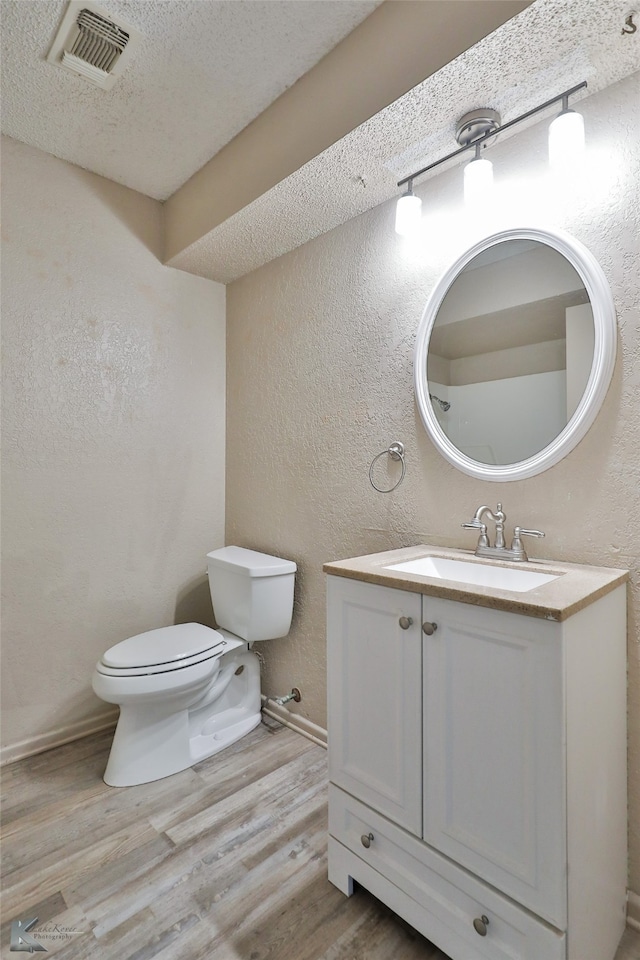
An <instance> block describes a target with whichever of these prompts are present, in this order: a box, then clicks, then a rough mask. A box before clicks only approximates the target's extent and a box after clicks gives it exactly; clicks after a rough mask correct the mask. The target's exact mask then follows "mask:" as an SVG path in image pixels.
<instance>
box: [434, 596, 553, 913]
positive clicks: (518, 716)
mask: <svg viewBox="0 0 640 960" xmlns="http://www.w3.org/2000/svg"><path fill="white" fill-rule="evenodd" d="M423 602H424V619H426V620H429V621H435V622H436V623H437V630H436V632H435V633H434V634H433V635H432V636H430V637H425V638H424V641H423V642H424V651H423V670H424V701H425V719H424V748H425V751H424V757H425V765H424V839H425V840H426V841H427V842H428V843H430V844H432V845H433V846H434V847H436V848H437V849H438V850H440V851H442V852H443V853H444V854H446V855H447V856H450V857H451V858H452V859H454V860H455V861H457V862H458V863H460V864H462V865H463V866H465V867H467V868H468V869H469V870H471V871H472V872H473V873H475V874H477V875H478V876H481V877H483V878H484V879H485V881H487V882H488V883H490V884H492V885H493V886H495V887H497V888H498V889H500V890H504V891H505V892H507V893H508V894H509V896H511V897H513V898H514V899H515V900H516V901H518V902H519V903H521V904H523V905H524V906H526V907H528V908H529V909H530V910H533V911H534V912H535V913H537V914H538V915H539V916H541V917H543V918H544V919H546V920H548V921H550V922H551V923H553V924H554V925H555V926H556V927H558V928H559V929H564V928H565V926H566V919H567V917H566V913H567V907H566V866H565V864H566V829H565V806H566V804H565V776H564V770H565V732H564V731H565V725H564V707H563V652H562V650H563V647H562V632H561V625H560V624H557V623H550V622H548V621H544V620H535V619H533V618H531V617H525V616H520V615H518V614H513V613H504V612H500V613H499V612H497V611H493V610H490V609H487V608H486V607H484V608H482V609H478V608H475V607H473V606H471V605H469V604H461V603H455V602H452V601H444V600H439V599H437V598H433V597H424V601H423Z"/></svg>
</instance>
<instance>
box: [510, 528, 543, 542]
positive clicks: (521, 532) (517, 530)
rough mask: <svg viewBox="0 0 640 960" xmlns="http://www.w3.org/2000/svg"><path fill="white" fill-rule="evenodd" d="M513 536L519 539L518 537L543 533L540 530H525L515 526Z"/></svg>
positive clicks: (541, 535) (538, 535)
mask: <svg viewBox="0 0 640 960" xmlns="http://www.w3.org/2000/svg"><path fill="white" fill-rule="evenodd" d="M513 536H514V539H515V540H519V539H520V537H544V533H543V532H542V530H525V529H524V528H523V527H515V528H514V531H513Z"/></svg>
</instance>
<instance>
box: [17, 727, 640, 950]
mask: <svg viewBox="0 0 640 960" xmlns="http://www.w3.org/2000/svg"><path fill="white" fill-rule="evenodd" d="M110 743H111V734H110V733H109V734H103V735H96V736H93V737H87V738H86V739H84V740H79V741H77V742H75V743H72V744H67V745H65V746H63V747H59V748H57V749H55V750H51V751H49V752H48V753H43V754H40V755H38V756H35V757H31V758H28V759H26V760H22V761H19V762H18V763H15V764H12V765H10V766H8V767H5V768H4V770H3V776H2V794H3V858H2V872H3V923H2V929H1V951H2V957H3V958H7V960H11V958H13V957H16V956H17V953H16V952H14V951H10V949H9V946H10V927H11V921H12V920H13V919H23V920H24V919H27V918H32V917H37V918H38V922H37V925H36V926H35V927H34V928H33V929H32V932H33V934H34V936H35V935H36V933H37V931H45V932H46V934H47V935H46V936H45V935H44V934H43V935H42V936H41V937H40V942H41V943H42V945H43V946H45V947H46V948H47V950H48V951H49V955H55V956H56V958H57V960H66V958H69V960H72V958H73V960H83V958H87V957H91V958H99V960H112V958H113V960H152V958H153V960H156V958H158V960H200V958H203V960H204V958H207V960H276V958H277V960H285V958H286V960H447V958H446V957H445V956H444V954H443V953H441V952H440V951H439V950H437V949H436V947H434V946H433V945H432V944H430V943H429V942H428V941H427V940H425V939H424V937H422V936H420V934H419V933H417V932H416V931H415V930H413V929H412V928H411V927H409V926H408V925H407V924H405V923H403V921H401V920H399V919H398V918H397V917H396V916H395V915H394V914H393V913H391V911H389V910H388V909H387V908H386V907H384V906H383V905H382V904H381V903H379V902H378V901H377V900H375V899H374V898H373V897H372V896H371V895H370V894H368V893H367V892H366V891H365V890H361V889H358V890H357V891H356V893H355V894H354V896H353V897H351V898H346V897H344V896H343V895H342V894H341V893H340V892H339V891H338V890H337V889H336V888H335V887H333V886H332V885H331V884H330V883H329V882H328V880H327V858H326V849H327V755H326V751H325V750H324V749H323V748H322V747H319V746H317V745H315V744H313V743H311V742H310V741H309V740H306V739H304V738H303V737H301V736H300V735H298V734H296V733H294V732H293V731H291V730H289V729H287V728H285V727H282V726H280V725H279V724H277V723H276V722H274V721H270V720H266V722H264V723H263V724H262V725H261V726H260V727H258V729H257V730H255V731H253V733H251V734H249V736H247V737H245V738H244V739H243V740H241V741H239V742H238V743H237V744H234V745H233V746H232V747H230V748H228V749H227V750H226V751H224V752H223V753H221V754H218V756H216V757H212V758H211V759H209V760H205V761H204V762H202V763H199V764H198V765H197V766H195V767H193V768H192V769H191V770H186V771H184V772H183V773H179V774H176V775H174V776H173V777H169V778H167V779H166V780H161V781H158V782H157V783H151V784H145V785H143V786H139V787H126V788H123V789H116V788H113V787H107V786H106V785H105V784H104V783H103V781H102V772H103V770H104V767H105V764H106V760H107V755H108V751H109V746H110ZM540 960H544V958H540ZM616 960H640V934H636V933H633V932H632V931H631V930H627V931H626V933H625V936H624V938H623V941H622V943H621V945H620V950H619V951H618V955H617V957H616Z"/></svg>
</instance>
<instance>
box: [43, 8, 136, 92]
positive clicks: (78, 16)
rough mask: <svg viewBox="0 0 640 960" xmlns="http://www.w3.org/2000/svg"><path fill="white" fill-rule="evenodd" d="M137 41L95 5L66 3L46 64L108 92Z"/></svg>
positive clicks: (121, 25)
mask: <svg viewBox="0 0 640 960" xmlns="http://www.w3.org/2000/svg"><path fill="white" fill-rule="evenodd" d="M139 39H140V34H139V33H138V31H137V30H134V29H133V28H132V27H130V26H129V25H128V24H125V23H123V22H122V21H121V20H118V21H116V20H114V19H113V17H111V16H110V15H109V14H107V13H105V11H104V10H101V8H100V7H99V6H98V5H97V4H95V3H91V2H84V0H70V2H69V6H68V7H67V12H66V13H65V15H64V18H63V20H62V23H61V24H60V29H59V30H58V32H57V34H56V37H55V40H54V41H53V44H52V46H51V49H50V50H49V53H48V54H47V60H48V61H49V62H50V63H56V64H58V66H60V67H64V68H65V69H66V70H71V71H72V72H73V73H76V74H79V75H80V76H82V77H84V78H85V79H86V80H89V81H90V82H91V83H94V84H96V85H97V86H99V87H102V88H103V89H104V90H109V89H110V88H111V87H112V86H113V85H114V83H115V82H116V80H117V78H118V75H119V74H120V73H122V71H123V69H124V67H125V66H126V64H127V61H128V60H129V59H130V56H131V50H132V48H133V47H134V46H135V45H136V43H137V42H138V41H139Z"/></svg>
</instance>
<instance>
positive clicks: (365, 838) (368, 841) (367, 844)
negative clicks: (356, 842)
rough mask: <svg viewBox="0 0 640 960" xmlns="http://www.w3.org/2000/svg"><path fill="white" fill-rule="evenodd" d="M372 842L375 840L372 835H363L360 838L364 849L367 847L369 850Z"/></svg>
mask: <svg viewBox="0 0 640 960" xmlns="http://www.w3.org/2000/svg"><path fill="white" fill-rule="evenodd" d="M372 840H373V834H372V833H363V834H362V836H361V837H360V843H361V844H362V846H363V847H366V848H367V849H369V847H370V846H371V841H372Z"/></svg>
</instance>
